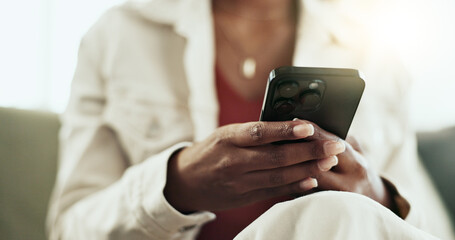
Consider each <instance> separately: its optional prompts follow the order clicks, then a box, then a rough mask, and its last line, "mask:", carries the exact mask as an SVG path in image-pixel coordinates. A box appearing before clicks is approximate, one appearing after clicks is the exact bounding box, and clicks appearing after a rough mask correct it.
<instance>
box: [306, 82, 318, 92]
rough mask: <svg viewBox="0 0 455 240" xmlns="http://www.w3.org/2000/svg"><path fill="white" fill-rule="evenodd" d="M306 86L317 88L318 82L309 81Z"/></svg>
mask: <svg viewBox="0 0 455 240" xmlns="http://www.w3.org/2000/svg"><path fill="white" fill-rule="evenodd" d="M308 87H309V88H310V89H312V90H314V89H318V87H319V83H317V82H312V83H310V85H308Z"/></svg>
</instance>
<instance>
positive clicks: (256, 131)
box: [248, 122, 265, 143]
mask: <svg viewBox="0 0 455 240" xmlns="http://www.w3.org/2000/svg"><path fill="white" fill-rule="evenodd" d="M264 131H265V126H264V123H262V122H256V123H254V124H253V125H252V126H250V127H249V128H248V134H249V136H250V138H251V140H253V142H256V143H260V142H262V141H263V140H264Z"/></svg>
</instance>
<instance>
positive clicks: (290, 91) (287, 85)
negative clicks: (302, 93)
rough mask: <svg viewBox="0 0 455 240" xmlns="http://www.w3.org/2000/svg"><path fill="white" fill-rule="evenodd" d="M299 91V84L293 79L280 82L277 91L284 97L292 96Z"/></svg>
mask: <svg viewBox="0 0 455 240" xmlns="http://www.w3.org/2000/svg"><path fill="white" fill-rule="evenodd" d="M298 91H299V84H298V83H297V82H294V81H288V82H284V83H282V84H280V86H279V87H278V92H279V93H280V95H281V96H282V97H284V98H292V97H294V96H295V95H296V94H297V92H298Z"/></svg>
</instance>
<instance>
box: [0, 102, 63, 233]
mask: <svg viewBox="0 0 455 240" xmlns="http://www.w3.org/2000/svg"><path fill="white" fill-rule="evenodd" d="M58 129H59V121H58V118H57V115H55V114H51V113H42V112H34V111H24V110H15V109H5V108H0V206H1V211H0V239H10V240H15V239H37V240H39V239H46V237H45V226H44V223H45V216H46V211H47V204H48V200H49V196H50V193H51V190H52V186H53V183H54V179H55V172H56V159H57V147H58V141H57V135H58Z"/></svg>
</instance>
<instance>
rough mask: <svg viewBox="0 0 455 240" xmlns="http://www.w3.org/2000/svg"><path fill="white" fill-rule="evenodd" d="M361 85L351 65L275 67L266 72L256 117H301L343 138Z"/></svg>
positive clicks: (290, 118)
mask: <svg viewBox="0 0 455 240" xmlns="http://www.w3.org/2000/svg"><path fill="white" fill-rule="evenodd" d="M364 89H365V81H364V80H363V79H362V76H361V74H360V73H359V71H358V70H355V69H347V68H312V67H292V66H285V67H279V68H276V69H274V70H272V72H270V76H269V79H268V81H267V88H266V92H265V96H264V102H263V104H262V110H261V116H260V121H288V120H292V119H294V118H299V119H304V120H308V121H311V122H314V123H316V124H317V125H319V126H320V127H321V128H323V129H324V130H326V131H329V132H331V133H333V134H335V135H337V136H338V137H340V138H342V139H345V138H346V136H347V134H348V131H349V127H350V126H351V123H352V120H353V118H354V115H355V112H356V110H357V107H358V105H359V102H360V99H361V98H362V94H363V90H364Z"/></svg>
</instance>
